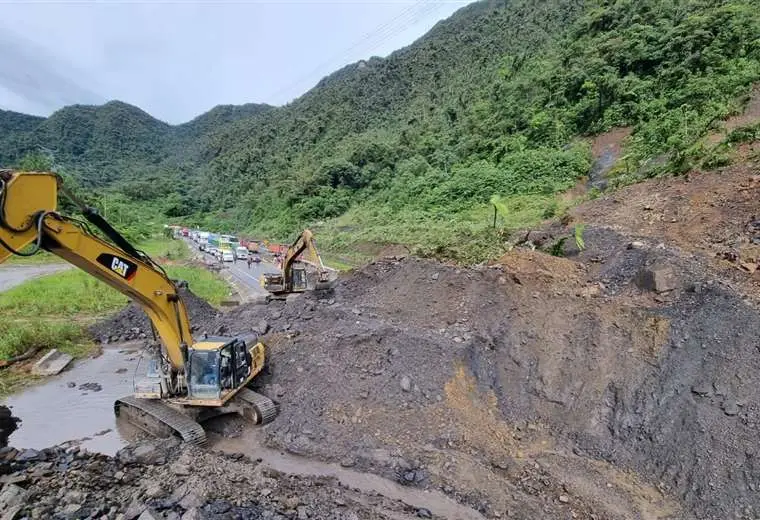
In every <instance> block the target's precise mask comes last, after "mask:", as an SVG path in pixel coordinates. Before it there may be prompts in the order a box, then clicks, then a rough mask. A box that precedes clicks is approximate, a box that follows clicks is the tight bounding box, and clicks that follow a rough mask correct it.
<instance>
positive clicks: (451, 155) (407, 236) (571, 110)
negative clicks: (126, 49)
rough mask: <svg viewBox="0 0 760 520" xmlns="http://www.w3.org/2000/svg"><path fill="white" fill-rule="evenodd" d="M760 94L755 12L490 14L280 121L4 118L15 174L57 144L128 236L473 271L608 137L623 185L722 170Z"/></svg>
mask: <svg viewBox="0 0 760 520" xmlns="http://www.w3.org/2000/svg"><path fill="white" fill-rule="evenodd" d="M759 80H760V18H758V16H757V14H756V5H755V2H753V1H751V0H614V1H610V0H546V1H543V2H535V1H533V0H511V1H504V2H494V1H483V2H477V3H474V4H471V5H468V6H467V7H465V8H463V9H461V10H460V11H459V12H457V13H456V14H455V15H454V16H453V17H451V18H450V19H449V20H446V21H443V22H441V23H439V24H437V25H436V26H435V27H434V28H433V29H432V30H431V31H430V32H429V33H428V34H427V35H426V36H424V37H423V38H421V39H419V40H418V41H417V42H415V43H414V44H412V45H411V46H409V47H407V48H405V49H402V50H400V51H398V52H396V53H393V54H392V55H391V56H389V57H388V58H371V59H369V60H366V61H363V62H360V63H357V64H353V65H349V66H347V67H344V68H343V69H341V70H339V71H337V72H335V73H334V74H332V75H330V76H328V77H326V78H324V79H323V80H322V81H321V82H320V83H319V84H318V85H317V86H316V87H315V88H314V89H312V90H311V91H310V92H308V93H307V94H305V95H304V96H302V97H301V98H299V99H297V100H295V101H294V102H293V103H291V104H289V105H287V106H284V107H279V108H273V107H267V106H261V105H246V106H244V107H217V109H215V110H213V111H211V112H209V113H207V114H204V115H202V116H200V117H199V118H196V119H195V120H193V121H191V122H189V123H186V124H185V125H179V126H175V127H172V126H169V125H166V124H164V123H162V122H160V121H157V120H155V119H153V118H151V117H150V116H149V115H147V114H145V113H144V112H142V111H140V110H139V109H137V108H135V107H130V106H129V105H125V104H124V103H118V102H111V103H108V104H106V105H103V106H102V107H83V106H75V107H67V108H65V109H63V110H60V111H59V112H57V113H56V114H54V115H53V116H51V117H50V118H48V119H46V120H42V119H39V118H34V117H31V116H22V115H20V114H13V113H7V112H3V113H0V129H2V130H3V133H2V134H1V135H2V137H0V163H6V164H17V163H19V162H20V161H21V160H22V159H23V158H24V157H25V156H26V155H28V154H29V153H30V152H34V151H36V150H38V149H39V148H38V146H43V147H45V149H48V150H55V153H54V159H55V164H56V166H57V167H58V168H59V169H60V170H61V171H64V172H66V173H67V175H68V178H70V179H71V181H72V182H73V183H75V184H77V185H78V187H79V188H81V190H82V191H83V192H84V193H89V194H90V195H89V198H90V200H92V201H94V202H93V203H95V204H96V205H97V206H98V207H99V208H101V210H102V212H103V213H104V214H105V215H106V216H107V217H108V218H109V219H110V220H112V221H114V225H115V226H116V227H117V228H119V229H122V230H124V231H125V233H126V234H127V236H129V237H130V238H132V239H133V240H135V239H145V238H146V237H147V236H149V235H150V234H152V233H155V232H156V231H157V230H158V226H159V225H161V224H163V223H164V222H166V221H167V220H179V221H181V222H183V223H185V224H188V225H197V226H202V227H206V228H210V229H213V230H217V231H238V232H242V231H245V232H248V233H250V234H252V235H255V236H261V237H269V238H272V239H286V238H289V237H292V236H294V235H295V234H296V233H297V232H298V231H299V230H300V229H302V228H303V227H304V226H310V227H313V228H318V229H319V233H320V234H319V240H320V245H321V246H326V247H327V248H328V249H330V250H332V251H333V252H335V253H337V254H341V255H347V254H348V253H349V251H350V250H351V249H354V250H356V249H357V248H359V247H360V246H363V245H367V244H369V245H375V244H384V243H390V242H397V243H403V244H406V245H408V246H410V248H411V249H413V250H414V251H416V252H418V253H421V254H433V255H440V256H447V257H451V258H456V259H459V260H463V261H474V260H482V259H483V258H485V257H487V256H488V255H493V254H498V253H499V252H500V251H501V249H502V248H503V243H504V240H503V238H504V236H505V234H508V233H509V232H510V230H512V229H514V228H517V227H521V226H525V225H532V224H534V223H536V222H537V221H539V220H541V219H546V218H553V217H555V216H557V215H559V214H561V207H560V206H561V203H560V201H559V199H558V197H557V195H558V194H559V193H561V192H562V191H564V190H567V189H568V188H570V187H571V186H573V185H574V184H575V183H576V182H577V180H578V179H579V178H580V177H582V176H584V175H586V174H587V173H588V171H589V168H590V165H591V162H592V158H591V153H590V148H589V146H588V144H587V139H586V138H587V137H589V136H592V135H594V134H597V133H599V132H603V131H605V130H608V129H610V128H613V127H617V126H630V127H632V128H633V133H632V135H631V137H630V139H629V142H628V143H627V149H626V164H625V168H617V169H614V170H613V172H614V178H613V179H612V181H613V182H612V185H613V186H615V185H623V184H628V183H631V182H635V181H637V180H640V179H643V178H646V177H651V176H655V175H662V174H678V173H681V172H684V171H686V170H688V169H690V168H692V167H695V166H701V167H710V166H714V165H719V164H722V163H723V162H724V161H726V160H727V157H728V156H727V155H726V154H722V153H717V152H715V151H708V150H706V147H705V145H704V137H705V135H707V133H708V132H710V131H711V130H713V129H714V128H716V127H717V126H718V124H719V122H720V120H721V119H723V118H725V117H726V116H728V115H731V114H735V113H737V112H739V111H740V110H741V108H742V103H743V101H744V100H746V94H747V93H748V92H749V90H750V88H751V86H752V84H753V83H755V82H757V81H759ZM750 130H751V131H750ZM750 130H748V129H742V130H741V131H734V132H733V133H732V134H731V136H730V139H729V140H730V141H731V142H739V141H743V140H746V139H755V138H756V136H757V134H756V131H755V129H750ZM92 190H97V193H98V195H97V196H94V195H92V193H93V191H92ZM494 195H496V196H498V197H500V198H499V199H497V200H499V201H500V204H502V203H503V204H504V206H503V207H504V208H506V210H507V211H506V212H501V216H500V217H501V218H500V220H499V222H498V224H497V228H496V229H493V206H492V205H491V204H490V201H491V200H492V197H494ZM497 211H498V208H497Z"/></svg>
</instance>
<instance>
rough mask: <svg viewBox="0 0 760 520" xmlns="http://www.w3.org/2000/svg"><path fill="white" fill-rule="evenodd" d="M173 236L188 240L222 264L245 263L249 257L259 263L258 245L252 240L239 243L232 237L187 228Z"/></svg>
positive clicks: (181, 229) (239, 241)
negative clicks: (239, 261) (237, 261)
mask: <svg viewBox="0 0 760 520" xmlns="http://www.w3.org/2000/svg"><path fill="white" fill-rule="evenodd" d="M175 235H176V236H181V237H185V238H189V239H190V240H192V241H193V242H195V243H196V244H197V245H198V249H199V250H200V251H204V252H206V253H208V254H210V255H212V256H214V257H216V258H217V259H219V260H220V261H222V262H234V261H236V260H242V261H247V260H248V258H249V256H252V259H253V261H254V262H260V261H261V258H260V257H259V254H258V253H259V244H258V243H257V242H255V241H253V240H243V241H241V240H239V239H238V238H237V237H235V236H234V235H221V234H216V233H210V232H208V231H200V230H191V229H187V228H180V229H179V230H178V231H177V232H175Z"/></svg>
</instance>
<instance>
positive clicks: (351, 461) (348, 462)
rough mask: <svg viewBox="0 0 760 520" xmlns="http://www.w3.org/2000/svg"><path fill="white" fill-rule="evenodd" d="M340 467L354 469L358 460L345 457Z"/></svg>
mask: <svg viewBox="0 0 760 520" xmlns="http://www.w3.org/2000/svg"><path fill="white" fill-rule="evenodd" d="M340 465H341V466H342V467H344V468H352V467H354V466H356V459H355V458H353V457H344V458H343V459H341V461H340Z"/></svg>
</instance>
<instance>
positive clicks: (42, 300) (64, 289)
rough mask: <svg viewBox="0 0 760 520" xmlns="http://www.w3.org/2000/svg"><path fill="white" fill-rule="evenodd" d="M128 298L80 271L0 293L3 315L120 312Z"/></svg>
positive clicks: (70, 315)
mask: <svg viewBox="0 0 760 520" xmlns="http://www.w3.org/2000/svg"><path fill="white" fill-rule="evenodd" d="M127 301H128V300H127V298H126V297H125V296H122V295H121V294H119V293H118V292H116V291H115V290H113V289H111V288H110V287H108V286H107V285H105V284H104V283H103V282H100V281H98V280H96V279H95V278H93V277H92V276H90V275H88V274H87V273H85V272H83V271H79V270H75V269H72V270H69V271H63V272H60V273H55V274H51V275H47V276H42V277H40V278H35V279H33V280H29V281H27V282H25V283H23V284H21V285H17V286H16V287H13V288H11V289H9V290H7V291H5V292H3V293H0V312H2V314H3V316H17V317H30V316H34V317H41V316H55V317H59V318H69V317H77V316H92V315H102V314H105V313H108V312H112V311H114V310H117V309H120V308H121V307H123V306H124V305H125V304H126V303H127Z"/></svg>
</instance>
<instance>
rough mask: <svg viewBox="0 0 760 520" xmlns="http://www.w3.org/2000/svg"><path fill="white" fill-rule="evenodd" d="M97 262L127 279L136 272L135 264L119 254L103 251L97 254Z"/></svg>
mask: <svg viewBox="0 0 760 520" xmlns="http://www.w3.org/2000/svg"><path fill="white" fill-rule="evenodd" d="M98 263H99V264H100V265H102V266H104V267H106V268H108V269H110V270H111V271H113V272H114V273H116V274H118V275H119V276H121V277H122V278H124V279H125V280H127V281H131V280H132V278H133V277H134V276H135V273H137V264H135V263H134V262H130V261H129V260H127V259H126V258H121V257H120V256H116V255H110V254H107V253H103V254H101V255H100V256H98Z"/></svg>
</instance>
